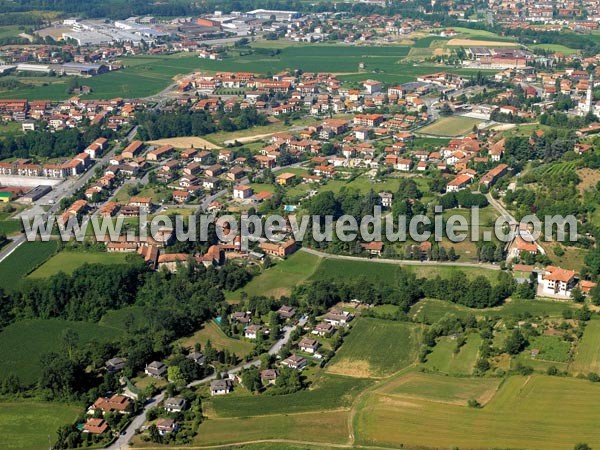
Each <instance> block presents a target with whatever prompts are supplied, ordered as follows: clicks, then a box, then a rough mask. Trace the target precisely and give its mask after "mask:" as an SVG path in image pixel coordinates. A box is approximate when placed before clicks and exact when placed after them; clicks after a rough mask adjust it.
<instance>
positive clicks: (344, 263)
mask: <svg viewBox="0 0 600 450" xmlns="http://www.w3.org/2000/svg"><path fill="white" fill-rule="evenodd" d="M400 270H406V271H409V272H412V273H414V274H415V275H416V276H417V277H426V278H428V277H435V276H436V275H439V276H440V277H442V278H447V277H449V276H450V275H451V274H452V273H454V272H464V273H465V274H466V275H467V277H468V278H475V277H477V276H479V275H482V276H485V277H487V278H488V279H489V280H490V281H491V282H495V280H496V279H497V276H498V272H497V271H495V270H490V269H484V268H481V267H456V266H451V265H448V266H429V265H399V264H386V263H381V262H375V261H369V260H367V259H365V260H364V261H355V260H341V259H330V258H326V259H324V260H323V261H322V262H321V264H320V265H319V268H318V269H317V270H315V272H314V274H313V275H312V276H311V277H310V280H347V279H348V278H353V279H355V278H366V279H367V280H369V281H376V282H381V283H385V284H388V285H390V286H395V285H396V283H395V281H394V280H396V279H397V276H398V273H399V271H400Z"/></svg>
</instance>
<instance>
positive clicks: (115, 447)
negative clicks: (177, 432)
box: [106, 317, 308, 450]
mask: <svg viewBox="0 0 600 450" xmlns="http://www.w3.org/2000/svg"><path fill="white" fill-rule="evenodd" d="M307 321H308V319H307V318H306V317H302V318H300V320H299V321H298V323H297V324H296V325H294V326H292V325H288V326H285V327H283V329H282V331H283V335H282V336H281V338H280V339H279V340H278V341H277V342H276V343H275V344H273V346H272V347H271V348H270V349H269V355H277V354H278V353H279V351H280V350H281V349H282V348H283V347H284V346H285V345H286V344H287V343H288V342H289V340H290V336H291V334H292V331H294V329H295V328H296V327H298V326H299V327H303V326H304V325H305V324H306V322H307ZM250 367H260V359H254V360H252V361H249V362H246V363H242V364H239V365H237V366H235V367H233V368H231V369H229V370H228V371H227V373H238V372H240V371H242V370H244V369H248V368H250ZM216 377H217V374H216V373H213V374H212V375H209V376H207V377H204V378H202V379H201V380H196V381H192V382H191V383H189V384H188V385H187V386H186V387H188V388H191V387H194V386H198V385H201V384H205V383H208V382H210V381H212V380H214V379H216ZM164 397H165V393H164V392H161V393H160V394H157V395H155V396H154V397H152V398H151V399H149V400H148V401H147V402H146V404H145V405H144V409H143V410H142V412H140V414H138V415H137V416H136V417H135V418H134V419H133V421H132V422H131V423H130V424H129V426H128V427H127V429H126V430H125V431H124V432H123V433H122V434H121V435H119V437H118V438H117V440H116V441H115V442H113V443H112V444H111V445H109V446H108V447H106V449H107V450H124V449H126V448H129V441H131V439H132V438H133V436H134V435H135V430H137V429H139V428H141V427H142V425H144V422H145V421H146V413H147V412H148V410H149V409H150V408H153V407H155V406H156V405H158V404H159V403H160V402H162V401H163V399H164Z"/></svg>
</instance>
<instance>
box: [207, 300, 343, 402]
mask: <svg viewBox="0 0 600 450" xmlns="http://www.w3.org/2000/svg"><path fill="white" fill-rule="evenodd" d="M277 314H278V315H279V317H280V319H281V320H283V321H285V322H286V323H288V324H296V323H297V318H298V316H299V313H298V311H297V310H296V308H294V307H292V306H288V305H281V307H280V308H279V309H278V310H277ZM353 318H354V315H353V314H352V313H350V312H348V311H344V310H340V309H336V308H333V309H331V310H330V311H328V312H327V313H326V314H324V315H323V316H322V317H321V321H320V322H319V323H318V324H317V325H315V326H314V327H312V328H306V327H305V328H304V330H307V331H308V333H307V334H305V335H304V336H302V337H301V338H300V339H299V341H298V342H297V343H295V345H294V351H293V352H292V354H291V355H290V356H288V357H286V358H284V359H282V360H281V361H279V366H280V367H287V368H289V369H293V370H297V371H302V370H304V369H305V368H306V367H307V366H308V365H309V364H310V362H311V361H313V362H320V361H321V360H322V358H323V355H322V354H320V353H319V349H320V348H321V347H322V342H321V341H322V340H323V339H327V338H329V337H331V336H332V335H333V334H334V333H335V331H336V329H338V328H341V327H347V326H349V324H350V322H351V321H352V319H353ZM231 320H232V321H233V322H234V323H237V324H241V325H244V331H243V337H244V338H245V339H248V340H256V339H257V338H258V336H259V335H263V336H268V335H269V333H270V330H269V329H268V328H267V327H266V326H265V325H264V324H262V323H260V322H259V321H255V320H254V319H253V316H252V313H251V312H250V311H236V312H234V313H232V314H231ZM279 375H280V372H279V370H278V368H269V369H263V370H261V371H260V379H261V382H262V385H263V387H268V386H269V385H272V384H275V383H276V382H277V378H278V377H279ZM240 382H241V380H240V379H239V377H237V376H236V375H235V374H229V375H227V376H226V377H224V378H223V379H219V380H215V381H213V382H211V385H210V393H211V395H213V396H216V395H226V394H229V393H230V392H232V391H233V390H234V388H235V385H236V383H240Z"/></svg>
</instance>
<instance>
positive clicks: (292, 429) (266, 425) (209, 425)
mask: <svg viewBox="0 0 600 450" xmlns="http://www.w3.org/2000/svg"><path fill="white" fill-rule="evenodd" d="M240 436H243V437H244V439H245V440H246V441H254V440H257V441H258V440H262V439H289V440H298V439H300V440H305V439H306V440H309V441H311V442H345V441H346V440H347V439H348V411H319V412H310V413H302V414H285V415H275V416H272V415H269V416H258V417H237V418H235V419H211V418H209V419H207V420H206V421H204V422H203V423H202V424H201V425H200V427H199V428H198V435H197V436H196V437H195V438H194V441H193V442H194V444H195V445H218V444H228V443H235V442H239V441H240ZM257 445H258V444H257ZM235 448H239V447H237V446H236V447H235ZM255 448H260V449H263V450H264V449H269V448H272V449H277V450H285V449H292V448H296V447H289V446H287V445H286V444H282V443H279V442H278V443H277V444H273V445H272V446H266V445H265V444H263V443H261V444H260V445H258V446H257V447H255ZM298 448H302V449H307V448H309V447H306V446H304V445H303V446H302V447H298ZM319 448H320V449H323V448H327V447H321V446H319Z"/></svg>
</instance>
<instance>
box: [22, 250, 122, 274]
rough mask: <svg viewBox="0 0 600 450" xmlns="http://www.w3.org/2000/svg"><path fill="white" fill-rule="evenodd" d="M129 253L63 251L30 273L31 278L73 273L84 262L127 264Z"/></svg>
mask: <svg viewBox="0 0 600 450" xmlns="http://www.w3.org/2000/svg"><path fill="white" fill-rule="evenodd" d="M126 257H127V254H124V253H106V252H85V253H84V252H69V251H62V252H59V253H57V254H56V255H54V256H53V257H51V258H50V259H49V260H48V261H46V262H45V263H43V264H42V265H41V266H40V267H38V268H37V269H36V270H34V271H33V272H31V274H29V277H30V278H48V277H50V276H52V275H56V274H57V273H59V272H64V273H66V274H71V273H73V271H74V270H75V269H77V268H79V267H81V266H82V265H84V264H127V261H126Z"/></svg>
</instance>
